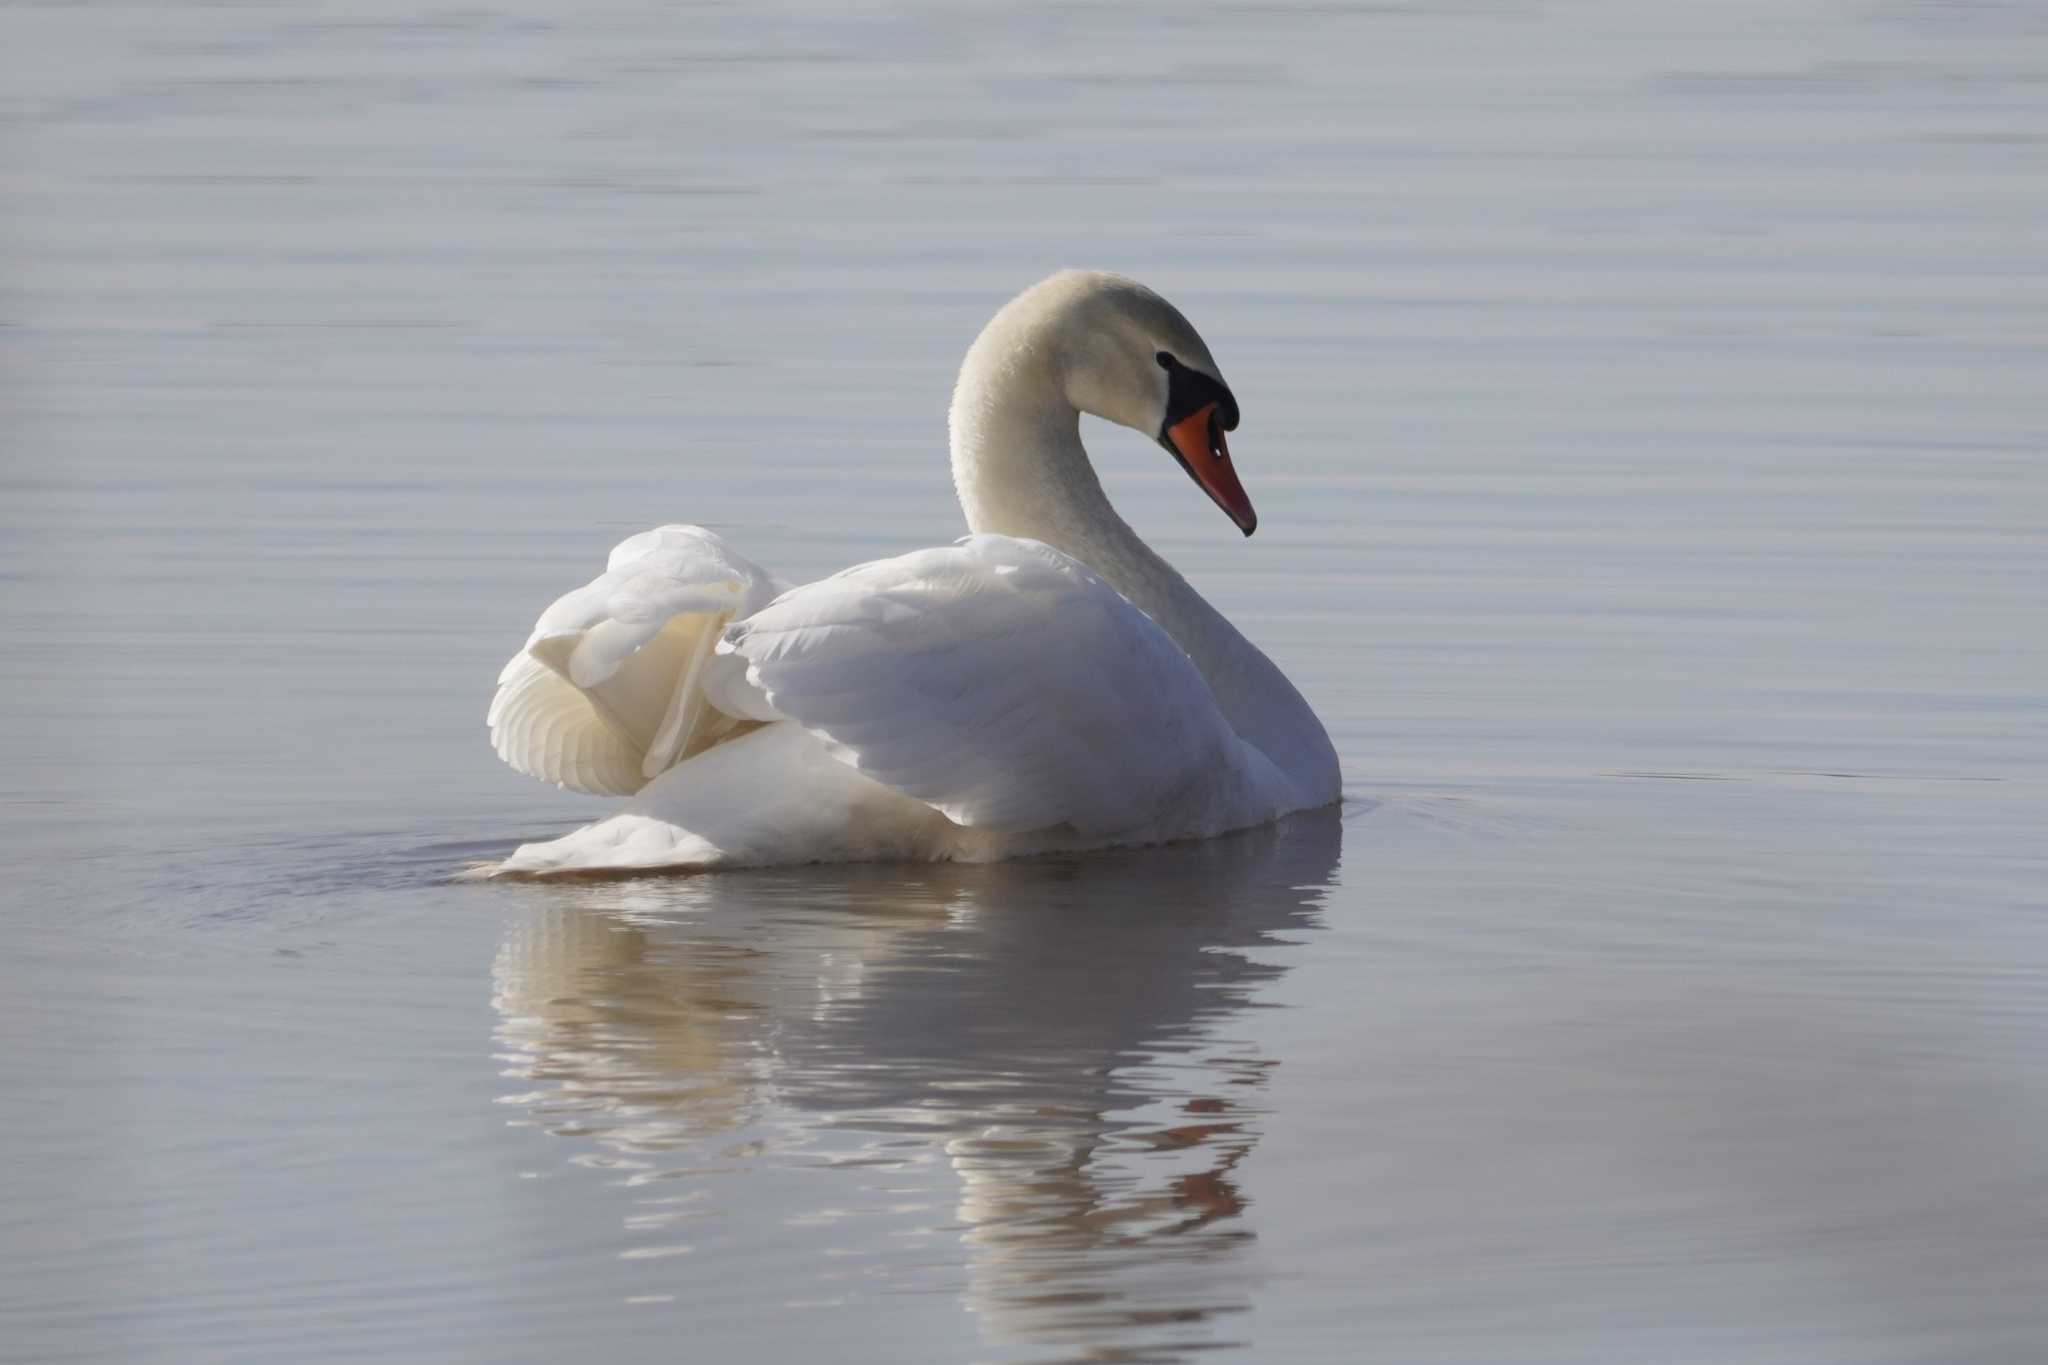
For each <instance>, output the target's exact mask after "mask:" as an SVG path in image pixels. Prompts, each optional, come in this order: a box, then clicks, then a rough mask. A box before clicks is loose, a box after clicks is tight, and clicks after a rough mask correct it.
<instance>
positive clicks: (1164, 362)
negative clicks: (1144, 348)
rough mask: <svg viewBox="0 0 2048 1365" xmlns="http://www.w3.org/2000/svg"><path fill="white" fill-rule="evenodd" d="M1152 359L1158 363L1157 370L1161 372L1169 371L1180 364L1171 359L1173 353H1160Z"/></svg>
mask: <svg viewBox="0 0 2048 1365" xmlns="http://www.w3.org/2000/svg"><path fill="white" fill-rule="evenodd" d="M1152 358H1153V359H1154V360H1156V361H1158V362H1159V368H1160V369H1162V370H1171V369H1172V368H1173V367H1174V366H1175V365H1178V364H1179V363H1180V362H1179V361H1177V360H1175V359H1174V358H1173V353H1172V352H1170V351H1161V352H1160V353H1159V354H1157V355H1155V356H1153V357H1152Z"/></svg>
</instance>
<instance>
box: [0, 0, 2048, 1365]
mask: <svg viewBox="0 0 2048 1365" xmlns="http://www.w3.org/2000/svg"><path fill="white" fill-rule="evenodd" d="M0 49H4V51H5V53H6V56H5V57H4V58H0V64H4V67H5V69H6V72H7V78H6V82H5V93H4V95H0V192H4V195H5V199H6V201H7V204H8V210H7V215H6V221H5V224H4V226H0V252H4V254H0V262H4V275H0V437H4V455H0V603H4V620H5V623H6V626H7V631H6V634H7V643H6V645H5V647H4V649H0V757H4V763H0V808H4V811H5V819H4V823H0V885H4V887H5V890H4V892H0V906H4V909H0V928H4V931H5V933H6V936H7V945H8V950H7V952H6V953H5V954H4V957H0V1039H4V1043H5V1046H4V1050H0V1096H4V1103H5V1108H4V1115H5V1117H4V1124H0V1258H4V1264H0V1357H4V1358H7V1359H10V1360H13V1359H19V1360H24V1361H28V1360H35V1361H58V1360H95V1361H100V1360H152V1361H153V1360H163V1361H201V1360H204V1361H234V1362H276V1361H284V1360H290V1361H358V1360H365V1359H386V1360H435V1361H448V1360H475V1361H536V1362H538V1361H559V1360H562V1359H565V1358H581V1359H587V1360H592V1361H642V1360H645V1361H654V1360H689V1361H744V1360H796V1359H820V1360H841V1361H874V1362H900V1361H924V1360H930V1361H953V1360H958V1361H967V1360H978V1361H1052V1360H1088V1361H1111V1360H1127V1361H1177V1360H1184V1359H1193V1358H1198V1357H1199V1358H1226V1359H1240V1358H1241V1359H1258V1360H1274V1361H1332V1362H1335V1361H1357V1360H1367V1359H1370V1360H1375V1361H1390V1362H1393V1361H1401V1362H1405V1361H1431V1362H1438V1361H1470V1362H1503V1361H1517V1362H1522V1361H1540V1362H1549V1361H1557V1362H1581V1361H1587V1362H1590V1361H1611V1360H1656V1361H1660V1362H1726V1361H1731V1360H1740V1361H1744V1362H1781V1361H1782V1362H1798V1363H1799V1365H1811V1363H1813V1362H1838V1361H1839V1362H1901V1363H1902V1365H1903V1363H1905V1362H1925V1361H1936V1360H1939V1361H1945V1362H1957V1361H1983V1362H2010V1361H2019V1360H2027V1359H2035V1358H2039V1357H2040V1356H2041V1355H2042V1353H2043V1352H2044V1350H2048V904H2044V901H2048V896H2044V888H2048V838H2044V829H2048V703H2044V689H2043V681H2044V678H2048V630H2044V619H2048V618H2044V607H2048V536H2044V530H2043V528H2044V524H2048V474H2044V468H2043V460H2044V456H2048V382H2044V375H2048V326H2044V318H2048V251H2044V241H2048V239H2044V236H2043V228H2042V223H2043V218H2044V213H2048V77H2044V74H2043V73H2044V67H2043V63H2042V55H2043V53H2044V52H2048V20H2044V18H2043V14H2042V11H2041V10H2040V8H2039V7H2038V6H2035V5H2030V4H2019V3H2015V4H2004V3H1995V2H1993V0H1982V2H1981V3H1964V2H1963V0H1956V2H1955V3H1948V4H1935V3H1910V2H1907V0H1900V2H1898V3H1887V2H1884V0H1874V2H1873V3H1824V2H1822V0H1807V2H1805V3H1756V4H1714V5H1678V4H1664V3H1656V4H1638V5H1622V4H1594V3H1559V4H1537V3H1518V2H1516V0H1501V2H1500V3H1484V2H1482V3H1475V4H1436V3H1417V4H1401V3H1396V4H1383V5H1373V6H1367V7H1360V8H1356V9H1354V8H1350V7H1344V6H1298V7H1297V6H1290V5H1284V4H1282V5H1271V6H1268V5H1263V4H1246V5H1220V6H1203V5H1195V6H1191V5H1188V4H1186V3H1184V2H1183V3H1174V4H1164V3H1147V4H1132V5H1115V6H1066V5H1061V6H1047V7H1027V6H1022V5H1018V6H982V5H957V6H937V5H926V4H920V3H911V4H903V5H896V6H892V7H889V8H887V9H875V10H872V11H867V12H863V13H860V14H857V15H856V14H849V13H848V12H847V11H846V10H843V9H842V8H840V7H837V6H826V5H812V6H809V7H805V6H794V7H783V6H755V5H747V6H716V5H682V6H651V5H650V6H636V5H627V4H610V3H604V4H597V5H590V6H581V7H569V6H545V5H542V4H539V3H537V2H536V0H507V2H506V3H487V4H484V5H480V6H477V5H472V6H464V7H460V8H446V9H443V8H435V7H433V6H421V5H418V4H397V3H364V4H351V5H347V6H339V5H335V6H320V5H310V4H308V5H297V6H288V5H276V4H265V3H248V4H227V5H199V4H193V5H136V4H128V5H116V4H104V5H102V4H81V5H70V6H49V7H45V6H33V5H20V6H9V7H7V8H5V9H4V10H0ZM1068 264H1082V265H1092V266H1100V267H1105V268H1112V269H1120V270H1125V271H1128V272H1130V273H1132V274H1135V275H1138V276H1140V277H1141V278H1143V279H1145V280H1146V281H1148V282H1150V283H1152V284H1153V285H1155V286H1156V287H1158V288H1159V289H1160V290H1161V291H1162V292H1164V293H1166V294H1167V295H1168V296H1169V297H1170V298H1172V299H1174V300H1175V301H1176V302H1177V303H1178V304H1180V306H1181V307H1182V308H1183V309H1184V310H1185V311H1186V312H1187V313H1188V314H1189V315H1190V316H1191V317H1192V318H1193V319H1194V321H1195V322H1196V324H1197V325H1198V326H1199V327H1200V328H1201V329H1202V331H1203V332H1204V334H1205V336H1206V337H1207V338H1208V340H1209V342H1210V344H1211V346H1212V349H1213V350H1214V351H1215V353H1216V354H1217V356H1218V358H1219V360H1220V361H1221V363H1222V365H1223V367H1224V370H1225V373H1226V375H1227V376H1228V378H1229V379H1230V381H1231V384H1232V386H1233V388H1234V389H1235V390H1236V392H1237V395H1238V397H1239V399H1240V400H1241V403H1242V405H1243V409H1244V424H1243V426H1242V428H1241V429H1240V430H1239V431H1238V433H1237V434H1236V435H1235V436H1234V437H1233V448H1234V449H1235V450H1236V452H1237V456H1238V462H1239V466H1240V469H1241V471H1242V473H1243V475H1244V479H1245V482H1246V485H1247V487H1248V488H1249V490H1250V492H1251V494H1252V496H1253V498H1254V500H1255V501H1256V503H1257V505H1258V508H1259V512H1260V519H1261V525H1260V531H1259V534H1258V535H1257V536H1256V537H1255V538H1253V539H1252V540H1250V541H1245V540H1243V539H1242V538H1241V537H1239V536H1238V535H1237V533H1236V532H1235V530H1233V529H1232V528H1231V527H1230V526H1229V525H1228V524H1227V523H1226V522H1225V521H1224V519H1223V518H1222V517H1221V516H1220V515H1219V514H1218V513H1217V512H1216V511H1215V509H1214V508H1212V507H1210V506H1209V505H1208V503H1207V502H1206V500H1204V499H1203V498H1202V497H1201V496H1200V495H1199V494H1198V493H1197V492H1196V491H1195V490H1194V489H1193V488H1191V487H1189V486H1188V485H1187V482H1186V480H1185V479H1184V478H1183V476H1182V475H1181V474H1180V472H1179V471H1178V470H1177V469H1175V468H1173V467H1172V465H1171V463H1170V462H1168V461H1167V460H1165V458H1164V457H1163V456H1161V455H1160V454H1159V452H1158V451H1157V449H1156V448H1154V447H1153V446H1151V445H1150V444H1149V443H1147V442H1145V441H1143V440H1141V439H1139V438H1138V437H1136V436H1133V435H1131V434H1129V433H1126V432H1122V431H1119V430H1114V429H1110V428H1107V427H1104V426H1101V425H1099V424H1095V425H1092V426H1091V427H1090V430H1089V433H1088V434H1089V437H1090V440H1091V443H1092V446H1093V448H1094V450H1095V451H1096V454H1097V458H1098V460H1099V462H1100V464H1101V465H1102V467H1103V470H1104V476H1105V480H1106V481H1107V483H1108V484H1109V486H1110V489H1111V492H1112V494H1113V496H1115V497H1116V498H1117V499H1118V501H1119V505H1120V506H1121V507H1122V508H1123V509H1124V510H1125V511H1126V513H1127V514H1128V515H1129V516H1130V518H1131V520H1132V521H1133V522H1134V524H1136V525H1137V526H1138V527H1139V529H1140V530H1141V531H1143V532H1144V533H1145V534H1146V535H1147V536H1148V537H1149V538H1151V539H1152V541H1153V543H1154V544H1155V545H1157V546H1158V547H1159V548H1161V549H1162V550H1163V551H1164V552H1165V553H1166V554H1168V555H1169V556H1170V557H1171V558H1173V559H1174V560H1175V562H1176V563H1177V564H1178V565H1179V566H1180V567H1181V568H1182V569H1183V570H1184V571H1186V572H1187V573H1188V574H1189V576H1190V577H1191V578H1192V579H1193V580H1194V581H1195V582H1196V584H1197V585H1198V586H1199V587H1201V588H1202V589H1203V591H1205V592H1206V593H1207V594H1208V595H1209V596H1210V598H1211V600H1212V601H1214V602H1216V603H1217V604H1218V605H1219V606H1220V607H1222V608H1223V609H1224V610H1225V611H1226V612H1227V613H1229V614H1230V615H1231V616H1232V617H1233V618H1234V619H1236V620H1237V621H1238V622H1239V623H1240V624H1242V625H1243V626H1244V628H1245V629H1246V630H1247V632H1248V633H1249V634H1250V635H1251V636H1252V637H1253V638H1254V639H1255V640H1257V641H1258V642H1259V643H1260V644H1261V645H1263V646H1264V647H1265V648H1266V649H1267V650H1268V651H1269V652H1270V653H1271V654H1272V655H1273V656H1274V657H1275V658H1276V659H1277V660H1278V661H1279V662H1280V663H1281V664H1282V666H1283V667H1285V668H1286V669H1287V671H1288V672H1289V674H1290V675H1291V676H1292V677H1293V678H1294V679H1295V680H1296V681H1297V682H1298V684H1299V685H1300V686H1301V688H1302V690H1303V692H1304V693H1305V694H1306V695H1307V696H1309V697H1310V698H1311V700H1312V701H1313V702H1314V703H1315V704H1316V706H1317V708H1318V710H1319V711H1320V712H1321V714H1322V715H1323V717H1324V718H1325V720H1326V721H1327V722H1328V724H1329V727H1330V730H1331V733H1332V735H1333V737H1334V738H1335V740H1336V742H1337V745H1338V748H1339V751H1340V753H1341V754H1342V756H1343V760H1344V765H1345V773H1346V784H1345V785H1346V792H1347V800H1346V802H1345V804H1344V805H1343V806H1342V807H1341V808H1339V809H1337V810H1333V811H1330V812H1325V813H1321V814H1316V815H1311V816H1306V817H1301V818H1297V819H1294V820H1291V821H1288V822H1285V823H1284V824H1282V825H1280V826H1278V827H1275V828H1273V829H1269V830H1262V831H1255V832H1250V833H1246V834H1243V835H1239V836H1235V837H1231V838H1226V839H1221V840H1217V841H1213V842H1211V843H1207V844H1198V845H1185V846H1174V847H1167V848H1160V849H1152V850H1145V851H1139V852H1131V853H1122V854H1108V855H1102V856H1093V857H1085V858H1048V859H1040V860H1032V861H1026V862H1020V863H1015V864H1010V865H1003V866H995V867H978V868H961V867H936V868H930V867H904V866H870V867H852V868H808V869H794V870H781V871H774V872H758V873H731V874H720V875H711V876H702V877H695V878H671V879H650V880H628V881H610V882H598V883H582V884H576V885H497V884H486V885H478V884H463V883H458V882H454V881H452V880H451V878H452V877H453V875H454V874H456V873H457V872H459V871H460V870H461V869H462V868H463V867H464V866H466V865H468V864H469V863H471V862H473V861H475V860H478V859H483V858H488V857H492V856H496V855H499V854H502V853H503V852H504V851H506V850H508V849H509V848H510V847H511V846H512V845H514V844H515V843H517V842H519V841H521V840H524V839H531V838H535V837H541V836H548V835H552V834H554V833H558V832H560V831H562V830H565V829H567V828H570V827H572V826H573V825H574V824H576V823H579V822H581V821H583V820H586V819H589V818H592V817H593V816H594V815H595V814H597V813H598V812H599V811H601V810H602V809H603V807H602V806H601V805H600V804H596V803H592V802H590V801H588V800H587V799H584V798H578V797H574V796H570V795H566V794H564V793H561V792H557V791H554V790H552V789H549V788H546V787H543V786H541V785H540V784H537V783H534V782H532V781H530V780H528V779H525V778H522V777H519V776H518V775H516V774H514V773H512V772H511V771H510V770H508V769H506V768H504V767H502V766H501V765H499V764H498V762H497V761H496V760H495V759H494V758H493V757H492V755H491V753H490V750H489V747H488V745H487V743H486V740H485V732H484V726H483V715H484V707H485V703H486V701H487V700H488V697H489V694H490V690H491V684H492V680H493V678H494V677H495V674H496V670H497V668H498V666H499V665H500V663H501V662H502V661H503V660H504V658H505V657H506V656H507V655H508V654H509V653H510V652H511V651H512V650H513V649H515V648H516V647H517V646H518V644H519V642H520V641H521V639H522V638H523V637H524V634H525V631H526V630H527V628H528V626H529V624H530V623H531V621H532V619H533V617H534V615H535V614H536V613H537V611H538V610H539V609H540V608H541V607H542V606H543V605H545V603H546V602H547V601H548V600H549V599H550V598H552V597H553V596H554V595H555V594H556V593H558V592H560V591H562V590H564V589H566V588H568V587H570V586H573V585H575V584H578V583H581V582H582V581H584V580H585V579H586V578H587V577H589V576H590V575H591V574H592V573H593V572H594V571H595V570H596V568H597V567H598V566H599V565H600V563H601V562H602V557H603V554H604V552H605V550H606V549H607V548H608V547H609V546H610V545H611V544H612V543H613V542H614V541H616V540H618V539H620V538H622V537H623V536H624V535H626V534H628V533H630V532H631V531H634V530H637V529H640V528H642V527H645V526H648V525H652V524H655V523H658V522H662V521H670V520H689V521H701V522H703V523H705V524H708V525H711V526H714V527H716V528H718V529H719V530H720V531H721V532H724V533H726V534H728V535H729V536H730V537H731V538H732V539H733V540H734V541H735V542H736V543H737V544H738V545H739V546H741V547H742V548H743V549H744V550H745V551H746V552H747V553H749V554H750V555H752V556H753V557H755V558H756V559H758V560H759V561H761V562H762V563H764V564H766V565H768V566H770V567H772V568H774V569H775V570H777V571H778V572H780V573H782V574H783V575H784V576H786V577H789V578H792V579H802V578H807V577H811V576H815V575H818V574H822V573H825V572H829V571H831V570H833V569H836V568H838V567H841V566H843V565H845V564H848V563H851V562H854V561H856V560H859V559H864V558H871V557H875V556H879V555H884V554H892V553H897V552H900V551H903V550H907V549H911V548H914V547H916V546H919V545H923V544H929V543H934V542H938V541H943V540H946V539H949V538H951V537H952V536H954V535H956V534H958V532H959V529H960V527H959V516H958V512H957V509H956V508H955V507H954V506H953V504H952V499H951V492H950V488H949V486H948V484H947V480H946V474H945V460H944V428H943V420H944V411H945V404H946V399H947V395H948V391H949V386H950V383H951V378H952V374H953V368H954V366H955V365H956V363H957V361H958V358H959V355H960V353H961V351H962V350H963V349H964V348H965V346H966V344H967V342H968V341H969V340H970V339H971V338H972V336H973V335H974V333H975V331H976V330H977V328H978V327H979V326H980V324H981V323H982V321H983V320H985V318H986V317H987V316H988V314H989V313H990V312H992V311H993V309H994V308H995V307H996V306H997V305H998V304H1000V303H1001V302H1002V301H1003V300H1004V299H1005V298H1007V297H1008V296H1009V295H1010V294H1011V293H1013V292H1015V291H1016V290H1017V289H1019V288H1021V287H1023V286H1024V285H1025V284H1028V283H1030V282H1031V281H1032V280H1034V279H1036V278H1038V277H1039V276H1041V275H1043V274H1044V273H1046V272H1047V271H1049V270H1051V269H1053V268H1055V267H1057V266H1061V265H1068Z"/></svg>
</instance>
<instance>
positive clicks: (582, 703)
mask: <svg viewBox="0 0 2048 1365" xmlns="http://www.w3.org/2000/svg"><path fill="white" fill-rule="evenodd" d="M782 586H783V585H782V584H780V583H778V582H776V580H775V579H774V578H773V577H772V576H770V575H769V574H768V573H767V572H766V571H765V570H763V569H761V568H760V567H759V566H758V565H756V564H754V563H753V562H752V561H750V560H748V559H746V558H745V557H744V556H742V555H740V554H739V553H738V552H737V551H735V550H734V549H733V548H732V547H731V546H729V545H727V544H726V543H725V541H724V540H723V539H721V538H720V537H719V536H718V535H716V534H715V533H713V532H711V531H707V530H705V529H704V528H703V527H701V526H663V527H660V528H658V529H656V530H653V531H643V532H642V533H641V534H639V535H637V536H632V537H630V538H628V539H627V540H624V541H622V542H620V543H619V545H618V546H617V547H616V548H615V549H613V551H612V552H611V558H610V560H609V561H608V563H607V565H606V568H605V572H604V573H602V574H600V575H599V576H598V577H597V578H595V579H593V580H591V582H589V583H587V584H585V585H584V586H583V587H580V588H577V589H576V590H575V591H573V592H569V593H565V594H564V595H563V596H562V597H560V598H558V599H557V600H556V601H555V602H554V604H553V605H552V606H550V607H549V608H548V609H547V610H546V611H544V612H542V613H541V617H540V621H539V623H538V624H537V625H535V627H534V630H533V634H532V635H531V636H529V637H528V638H527V641H526V645H525V647H524V648H522V649H521V650H520V651H519V653H518V654H516V655H514V656H513V658H512V661H511V662H510V663H508V664H506V665H505V669H504V671H503V672H502V673H500V674H499V676H498V691H497V694H496V695H495V696H494V697H493V698H492V699H491V709H490V713H489V717H488V720H489V724H490V727H491V745H492V747H493V748H494V749H496V750H497V753H498V756H499V757H500V758H502V759H504V760H505V761H506V762H507V763H509V764H511V765H512V766H513V767H514V768H517V769H518V770H519V771H520V772H523V773H528V774H531V775H532V776H534V777H538V778H541V779H543V780H545V781H549V782H556V783H559V784H561V785H562V786H564V787H568V788H570V789H572V790H574V791H580V792H588V793H590V794H592V795H596V796H625V795H630V794H632V793H633V792H636V791H638V790H639V789H640V788H641V787H642V786H644V785H646V783H647V781H648V780H649V779H651V778H653V777H655V776H656V775H658V774H659V773H661V772H662V771H663V770H665V769H667V768H669V767H670V766H672V765H674V764H675V763H678V762H680V761H682V760H683V759H684V758H687V757H689V756H690V755H691V754H693V753H697V752H700V751H701V750H702V749H704V748H705V747H707V746H708V745H710V744H712V743H715V742H717V740H718V739H719V738H722V737H723V736H725V735H727V734H729V733H731V732H733V730H734V729H736V728H737V726H738V725H739V724H740V723H741V722H742V721H745V720H749V719H755V720H759V719H768V718H771V717H772V715H773V712H772V711H769V710H768V709H767V707H766V703H765V700H764V699H762V698H761V697H760V696H759V694H758V693H754V692H752V690H751V689H750V688H748V687H746V686H745V684H744V680H743V678H742V677H741V670H740V669H739V668H738V667H737V666H736V665H735V664H734V663H730V662H728V661H725V660H722V659H719V658H718V657H717V656H716V655H714V653H713V646H714V645H715V644H716V642H717V640H718V636H719V632H720V631H722V630H723V629H724V628H725V626H726V623H727V622H728V621H731V620H733V619H734V618H736V617H742V616H745V615H747V614H748V613H750V612H752V611H754V610H755V609H757V608H758V607H760V606H762V605H763V604H764V603H766V602H767V601H769V600H770V599H771V598H773V597H774V596H775V594H776V593H777V592H779V591H781V590H782Z"/></svg>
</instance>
